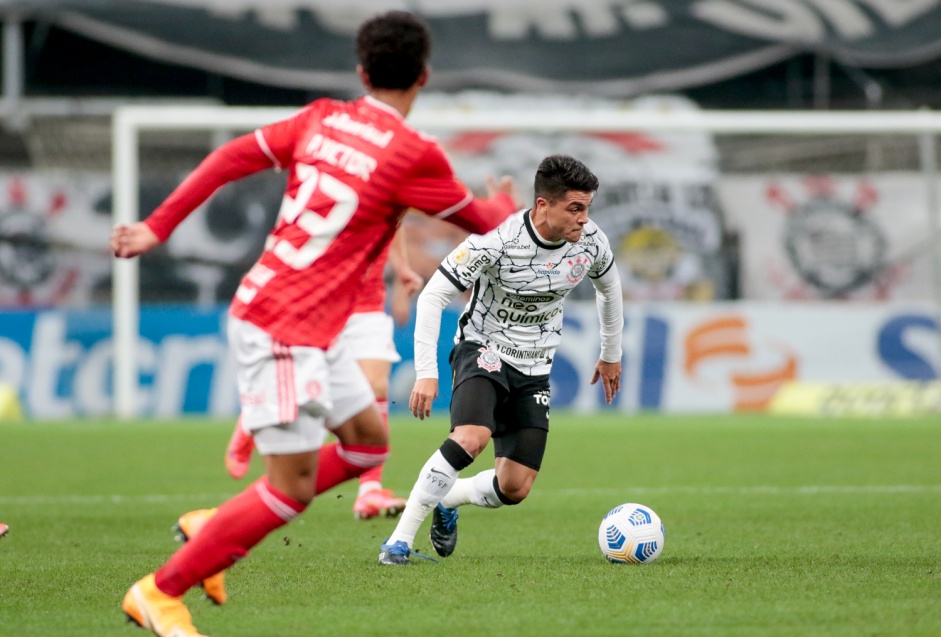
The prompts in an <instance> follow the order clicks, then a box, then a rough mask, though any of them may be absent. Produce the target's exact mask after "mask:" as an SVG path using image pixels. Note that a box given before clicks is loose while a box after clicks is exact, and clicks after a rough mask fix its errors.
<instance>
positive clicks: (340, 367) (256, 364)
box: [228, 316, 376, 455]
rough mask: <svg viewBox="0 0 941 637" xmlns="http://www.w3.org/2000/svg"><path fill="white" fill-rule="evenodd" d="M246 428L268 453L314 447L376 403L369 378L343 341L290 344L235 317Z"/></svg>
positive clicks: (233, 340) (233, 337)
mask: <svg viewBox="0 0 941 637" xmlns="http://www.w3.org/2000/svg"><path fill="white" fill-rule="evenodd" d="M228 334H229V347H231V348H232V352H233V354H234V355H235V361H236V378H237V380H238V387H239V397H240V399H241V404H242V426H243V427H244V428H245V429H246V431H250V432H252V433H253V435H254V436H255V445H256V446H257V447H258V451H259V452H260V453H261V454H263V455H273V454H274V455H277V454H289V453H301V452H304V451H313V450H315V449H319V448H320V447H321V446H322V445H323V441H324V439H325V438H326V435H327V431H328V430H330V429H333V428H334V427H337V426H339V425H341V424H342V423H344V422H345V421H346V420H348V419H350V418H352V417H353V416H355V415H356V414H358V413H359V412H361V411H363V410H364V409H366V408H368V407H369V406H370V405H372V404H373V403H374V402H375V400H376V398H375V396H374V395H373V392H372V388H371V387H370V386H369V381H368V380H366V376H365V375H364V374H363V372H362V370H361V369H360V368H359V365H358V364H357V363H356V361H355V360H354V359H353V357H352V356H350V354H349V352H348V351H347V350H346V348H345V347H344V346H343V343H342V342H341V340H340V339H337V343H336V344H335V345H333V346H332V347H331V348H330V349H329V350H327V351H324V350H322V349H318V348H316V347H301V346H298V345H285V344H284V343H280V342H278V341H275V340H273V339H272V338H271V335H269V334H268V333H267V332H265V331H264V330H262V329H261V328H259V327H257V326H255V325H253V324H251V323H248V322H246V321H242V320H240V319H237V318H235V317H233V316H229V324H228Z"/></svg>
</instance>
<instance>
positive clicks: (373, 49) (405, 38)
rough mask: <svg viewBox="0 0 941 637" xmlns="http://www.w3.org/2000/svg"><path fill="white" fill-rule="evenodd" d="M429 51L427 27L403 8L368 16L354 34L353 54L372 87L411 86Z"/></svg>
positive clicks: (429, 37) (419, 74) (422, 68)
mask: <svg viewBox="0 0 941 637" xmlns="http://www.w3.org/2000/svg"><path fill="white" fill-rule="evenodd" d="M430 53H431V34H430V33H429V32H428V27H426V26H425V23H424V22H422V21H421V20H419V19H418V17H417V16H415V15H414V14H412V13H408V12H407V11H389V12H388V13H383V14H381V15H378V16H376V17H374V18H370V19H369V20H367V21H366V22H364V23H363V24H362V25H361V26H360V27H359V31H358V32H357V33H356V57H357V59H358V60H359V63H360V65H362V67H363V70H364V71H365V72H366V76H367V77H368V78H369V83H370V84H371V85H372V86H373V87H374V88H385V89H407V88H411V87H412V86H414V84H415V82H417V81H418V78H419V77H421V74H422V72H423V71H424V70H425V67H426V65H427V64H428V56H429V55H430Z"/></svg>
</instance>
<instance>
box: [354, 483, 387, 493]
mask: <svg viewBox="0 0 941 637" xmlns="http://www.w3.org/2000/svg"><path fill="white" fill-rule="evenodd" d="M381 488H382V483H381V482H376V481H375V480H372V481H370V482H360V483H359V493H357V494H356V495H357V497H358V496H361V495H363V494H364V493H369V492H370V491H376V490H378V489H381Z"/></svg>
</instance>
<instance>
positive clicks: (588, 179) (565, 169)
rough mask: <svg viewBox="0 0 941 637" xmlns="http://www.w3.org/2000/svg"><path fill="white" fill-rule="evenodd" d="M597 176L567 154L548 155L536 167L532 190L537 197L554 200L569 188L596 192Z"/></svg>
mask: <svg viewBox="0 0 941 637" xmlns="http://www.w3.org/2000/svg"><path fill="white" fill-rule="evenodd" d="M598 186H599V182H598V178H597V177H595V175H594V173H592V172H591V171H590V170H588V166H586V165H585V164H583V163H582V162H580V161H578V160H577V159H575V158H574V157H569V156H568V155H550V156H549V157H546V158H545V159H543V160H542V162H541V163H540V164H539V168H538V169H536V181H535V184H534V188H533V190H534V191H535V193H536V196H537V197H542V198H543V199H545V200H547V201H549V202H555V201H558V200H559V199H562V198H563V197H565V193H567V192H568V191H570V190H577V191H579V192H597V190H598Z"/></svg>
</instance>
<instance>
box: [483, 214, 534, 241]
mask: <svg viewBox="0 0 941 637" xmlns="http://www.w3.org/2000/svg"><path fill="white" fill-rule="evenodd" d="M528 213H529V209H528V208H522V209H520V210H517V211H516V212H513V213H510V216H509V217H507V218H506V219H504V220H503V221H502V222H501V223H500V225H498V226H497V227H496V228H494V229H493V230H491V231H490V232H488V233H487V234H485V235H483V236H484V237H487V238H489V239H491V240H492V241H494V242H497V243H507V242H508V241H511V240H513V239H515V238H517V237H519V236H521V235H522V234H524V233H525V232H526V221H525V218H526V214H528Z"/></svg>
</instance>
